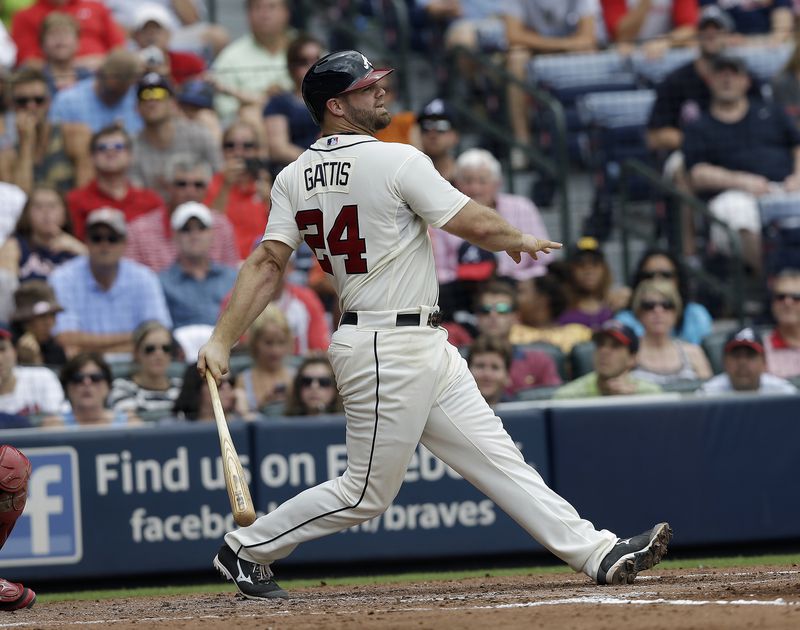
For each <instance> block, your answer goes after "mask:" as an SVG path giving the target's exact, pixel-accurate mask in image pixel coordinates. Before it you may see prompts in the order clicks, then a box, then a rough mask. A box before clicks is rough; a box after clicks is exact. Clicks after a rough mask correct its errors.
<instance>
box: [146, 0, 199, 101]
mask: <svg viewBox="0 0 800 630" xmlns="http://www.w3.org/2000/svg"><path fill="white" fill-rule="evenodd" d="M171 27H172V20H171V17H170V15H169V12H168V11H167V10H166V8H164V7H163V6H161V5H158V4H154V3H152V2H146V3H144V4H142V5H141V6H140V7H139V8H138V9H137V10H136V14H135V17H134V21H133V25H132V31H131V38H132V39H133V41H134V42H136V44H137V45H138V46H139V48H141V49H142V50H144V49H146V48H148V47H151V46H155V47H156V48H158V49H159V50H160V51H161V52H162V53H163V55H164V57H165V61H166V64H167V65H168V66H169V73H168V75H169V77H170V78H171V79H172V82H173V83H174V84H175V85H182V84H183V82H184V81H188V80H189V79H192V78H196V77H199V76H200V75H201V74H203V72H205V70H206V62H205V61H203V58H202V57H201V56H200V55H196V54H194V53H191V52H178V51H174V50H170V49H169V42H170V37H171V34H172V32H171V30H170V29H171Z"/></svg>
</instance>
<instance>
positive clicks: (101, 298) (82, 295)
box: [50, 208, 172, 355]
mask: <svg viewBox="0 0 800 630" xmlns="http://www.w3.org/2000/svg"><path fill="white" fill-rule="evenodd" d="M86 231H87V236H88V238H87V241H88V247H89V255H88V256H78V257H77V258H73V259H72V260H70V261H69V262H66V263H64V264H63V265H61V266H60V267H59V268H58V269H56V271H54V272H53V273H52V274H50V284H51V285H52V286H53V289H54V291H55V293H56V298H57V299H58V302H59V304H61V306H62V307H63V308H64V310H63V311H62V312H60V313H58V315H56V327H55V329H54V331H53V332H54V333H55V335H56V340H57V341H58V342H59V343H60V344H61V345H62V346H63V347H64V348H65V350H67V354H68V355H69V354H70V353H77V352H101V353H117V352H124V353H129V352H130V351H131V350H132V349H133V338H132V337H131V333H132V332H133V330H134V329H135V328H136V327H137V326H138V325H139V324H141V323H142V322H145V321H147V320H150V319H154V320H158V321H159V322H161V323H162V324H163V325H164V326H166V327H167V328H172V318H171V317H170V315H169V311H168V310H167V305H166V302H165V300H164V293H163V291H162V290H161V284H160V283H159V281H158V276H156V274H155V273H153V272H152V271H151V270H150V269H148V268H147V267H145V266H144V265H140V264H139V263H137V262H134V261H132V260H128V259H126V258H123V256H122V254H123V252H124V251H125V237H126V235H127V226H126V224H125V215H124V214H123V212H122V211H121V210H116V209H113V208H102V209H99V210H95V211H94V212H92V213H91V214H89V217H88V219H87V221H86Z"/></svg>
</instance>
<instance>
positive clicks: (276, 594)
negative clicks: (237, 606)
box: [214, 544, 289, 599]
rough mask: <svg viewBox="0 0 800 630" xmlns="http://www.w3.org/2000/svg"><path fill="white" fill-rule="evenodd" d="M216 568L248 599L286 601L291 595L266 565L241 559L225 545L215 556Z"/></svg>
mask: <svg viewBox="0 0 800 630" xmlns="http://www.w3.org/2000/svg"><path fill="white" fill-rule="evenodd" d="M214 568H215V569H216V570H217V571H219V573H220V575H221V576H222V577H224V578H225V579H226V580H231V581H232V582H233V583H234V584H236V588H238V589H239V592H240V593H241V594H242V595H244V596H245V597H246V598H247V599H285V598H287V597H289V593H287V592H286V591H284V590H283V589H282V588H281V587H280V586H278V584H277V583H276V582H275V580H274V579H272V571H270V570H269V566H268V565H266V564H256V563H255V562H249V561H248V560H245V559H244V558H239V557H238V556H237V555H236V554H235V553H233V549H231V548H230V547H228V545H226V544H223V545H222V547H220V549H219V551H218V552H217V555H216V556H214Z"/></svg>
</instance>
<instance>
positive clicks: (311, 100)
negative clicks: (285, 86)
mask: <svg viewBox="0 0 800 630" xmlns="http://www.w3.org/2000/svg"><path fill="white" fill-rule="evenodd" d="M390 72H393V68H383V69H380V70H375V69H374V68H373V67H372V64H371V63H370V62H369V59H367V58H366V57H365V56H364V55H362V54H361V53H360V52H358V51H357V50H340V51H338V52H334V53H330V54H328V55H325V56H324V57H322V58H321V59H319V60H318V61H317V62H316V63H315V64H314V65H313V66H311V67H310V68H309V69H308V72H306V76H304V77H303V86H302V91H303V100H304V101H305V102H306V107H308V111H309V112H311V117H312V118H313V119H314V122H315V123H317V124H320V123H321V122H322V114H323V113H324V112H325V103H327V102H328V99H329V98H333V97H334V96H338V95H339V94H345V93H346V92H352V91H354V90H360V89H361V88H365V87H367V86H368V85H372V84H373V83H375V82H376V81H380V80H381V79H382V78H383V77H385V76H386V75H387V74H389V73H390Z"/></svg>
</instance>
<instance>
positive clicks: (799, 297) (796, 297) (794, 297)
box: [772, 293, 800, 302]
mask: <svg viewBox="0 0 800 630" xmlns="http://www.w3.org/2000/svg"><path fill="white" fill-rule="evenodd" d="M772 299H773V300H775V301H776V302H783V301H784V300H791V301H792V302H800V293H773V294H772Z"/></svg>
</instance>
